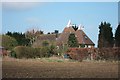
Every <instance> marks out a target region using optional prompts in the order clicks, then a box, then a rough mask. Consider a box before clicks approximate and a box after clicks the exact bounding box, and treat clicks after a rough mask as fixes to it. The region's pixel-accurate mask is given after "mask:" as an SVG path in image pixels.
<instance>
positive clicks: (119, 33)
mask: <svg viewBox="0 0 120 80" xmlns="http://www.w3.org/2000/svg"><path fill="white" fill-rule="evenodd" d="M115 46H116V47H120V23H119V25H118V27H117V29H116V32H115Z"/></svg>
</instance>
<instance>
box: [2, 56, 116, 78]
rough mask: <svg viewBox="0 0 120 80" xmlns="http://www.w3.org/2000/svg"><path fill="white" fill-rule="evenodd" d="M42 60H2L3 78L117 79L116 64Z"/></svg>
mask: <svg viewBox="0 0 120 80" xmlns="http://www.w3.org/2000/svg"><path fill="white" fill-rule="evenodd" d="M50 60H51V59H48V60H45V59H44V60H43V59H28V60H26V59H21V60H19V59H11V58H3V60H2V77H3V78H117V77H118V62H110V61H109V62H108V61H107V62H103V61H100V62H99V61H82V62H77V61H69V60H67V61H66V60H61V61H60V60H59V61H55V60H53V61H50Z"/></svg>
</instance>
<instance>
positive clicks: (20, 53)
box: [14, 46, 51, 58]
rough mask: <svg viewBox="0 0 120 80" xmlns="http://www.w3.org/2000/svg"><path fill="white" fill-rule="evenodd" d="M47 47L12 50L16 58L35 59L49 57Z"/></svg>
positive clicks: (16, 48)
mask: <svg viewBox="0 0 120 80" xmlns="http://www.w3.org/2000/svg"><path fill="white" fill-rule="evenodd" d="M49 51H50V50H49V47H41V48H32V47H26V46H17V47H15V48H14V52H15V53H16V57H17V58H36V57H39V58H41V57H50V56H51V55H50V52H49Z"/></svg>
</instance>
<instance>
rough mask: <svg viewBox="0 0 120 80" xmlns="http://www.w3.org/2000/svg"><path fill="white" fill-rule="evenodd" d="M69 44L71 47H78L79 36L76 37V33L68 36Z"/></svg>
mask: <svg viewBox="0 0 120 80" xmlns="http://www.w3.org/2000/svg"><path fill="white" fill-rule="evenodd" d="M68 46H69V47H78V46H79V44H78V41H77V38H76V37H75V34H73V33H71V34H70V35H69V38H68Z"/></svg>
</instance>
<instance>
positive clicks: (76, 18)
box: [2, 2, 118, 46]
mask: <svg viewBox="0 0 120 80" xmlns="http://www.w3.org/2000/svg"><path fill="white" fill-rule="evenodd" d="M68 20H71V21H72V23H73V24H76V25H80V24H81V25H83V26H84V32H85V33H86V34H87V35H88V36H89V37H90V38H91V40H92V41H93V42H94V43H95V44H96V46H97V40H98V32H99V29H98V27H99V23H100V22H101V21H107V22H109V23H111V25H112V28H113V32H114V31H115V29H116V27H117V24H118V3H117V2H19V3H18V2H3V3H2V33H6V32H7V31H11V32H14V31H16V32H25V31H27V30H28V29H31V28H36V29H40V30H43V31H44V33H47V32H53V31H54V30H59V32H62V31H63V29H64V28H65V26H66V25H67V23H68Z"/></svg>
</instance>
